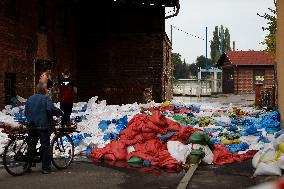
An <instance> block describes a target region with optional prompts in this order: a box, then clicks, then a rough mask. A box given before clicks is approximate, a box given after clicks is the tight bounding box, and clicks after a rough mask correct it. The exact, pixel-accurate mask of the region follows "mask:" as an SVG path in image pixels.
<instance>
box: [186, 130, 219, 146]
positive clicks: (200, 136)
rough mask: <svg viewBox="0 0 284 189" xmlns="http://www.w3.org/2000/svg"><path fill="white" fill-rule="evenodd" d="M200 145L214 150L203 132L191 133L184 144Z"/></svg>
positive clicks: (212, 144)
mask: <svg viewBox="0 0 284 189" xmlns="http://www.w3.org/2000/svg"><path fill="white" fill-rule="evenodd" d="M191 143H192V144H201V145H208V146H209V148H210V149H211V150H214V143H213V142H212V141H210V139H209V137H208V135H207V134H206V133H204V132H201V131H198V132H195V133H193V134H192V135H191V136H190V137H189V138H188V139H187V141H186V144H191Z"/></svg>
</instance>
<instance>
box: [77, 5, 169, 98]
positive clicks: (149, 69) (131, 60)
mask: <svg viewBox="0 0 284 189" xmlns="http://www.w3.org/2000/svg"><path fill="white" fill-rule="evenodd" d="M94 6H95V5H94ZM92 8H93V7H92V6H90V5H89V4H88V5H86V4H81V6H79V8H78V9H77V16H76V18H77V32H76V33H77V36H76V39H77V43H76V44H77V79H78V86H79V89H78V92H79V93H78V94H79V99H80V100H84V101H85V100H88V99H89V98H90V97H91V96H99V98H100V99H106V100H107V102H108V103H111V104H122V103H133V102H146V101H148V100H155V101H158V102H160V101H163V100H165V99H169V98H171V85H172V83H171V80H172V78H171V75H169V74H171V69H169V68H171V67H172V65H171V61H170V60H171V57H170V56H171V55H170V53H171V45H170V43H169V40H168V39H167V37H166V34H165V32H164V30H165V20H164V13H165V10H164V8H163V7H159V8H157V7H155V8H152V7H143V8H141V7H140V8H133V7H132V8H127V7H123V8H121V7H119V8H117V7H108V8H106V7H104V6H102V7H101V9H103V10H104V11H103V12H102V11H99V12H94V11H91V9H92ZM167 56H168V57H167ZM165 85H166V86H165Z"/></svg>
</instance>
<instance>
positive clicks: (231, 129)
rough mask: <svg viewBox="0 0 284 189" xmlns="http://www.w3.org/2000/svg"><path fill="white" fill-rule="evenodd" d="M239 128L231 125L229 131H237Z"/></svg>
mask: <svg viewBox="0 0 284 189" xmlns="http://www.w3.org/2000/svg"><path fill="white" fill-rule="evenodd" d="M238 129H239V128H238V127H237V126H236V125H231V126H230V127H229V128H228V131H237V130H238Z"/></svg>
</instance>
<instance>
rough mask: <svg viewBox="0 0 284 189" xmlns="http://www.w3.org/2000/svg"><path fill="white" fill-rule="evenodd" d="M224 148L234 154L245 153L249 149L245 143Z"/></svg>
mask: <svg viewBox="0 0 284 189" xmlns="http://www.w3.org/2000/svg"><path fill="white" fill-rule="evenodd" d="M226 148H228V149H229V150H230V152H231V153H236V152H239V151H245V150H247V149H249V144H248V143H246V142H242V143H240V144H230V145H226Z"/></svg>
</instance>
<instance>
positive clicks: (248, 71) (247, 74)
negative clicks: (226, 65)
mask: <svg viewBox="0 0 284 189" xmlns="http://www.w3.org/2000/svg"><path fill="white" fill-rule="evenodd" d="M256 70H263V72H264V86H266V87H269V86H273V85H274V82H275V80H274V79H275V78H274V68H273V66H239V67H238V68H236V69H235V73H234V91H235V92H234V93H235V94H249V93H255V84H256V81H255V80H254V76H255V71H256ZM224 82H225V81H224Z"/></svg>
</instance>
